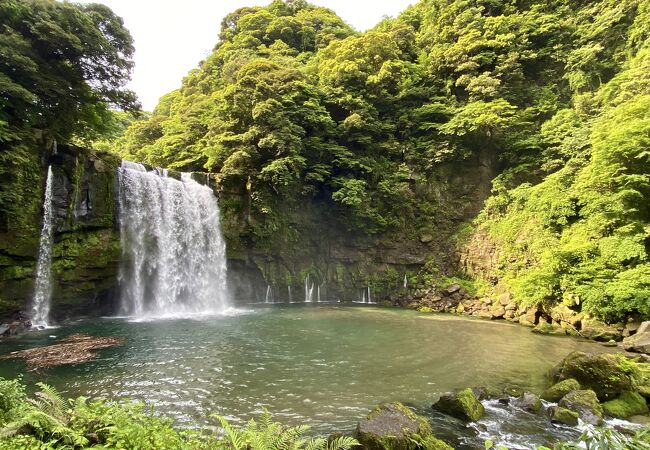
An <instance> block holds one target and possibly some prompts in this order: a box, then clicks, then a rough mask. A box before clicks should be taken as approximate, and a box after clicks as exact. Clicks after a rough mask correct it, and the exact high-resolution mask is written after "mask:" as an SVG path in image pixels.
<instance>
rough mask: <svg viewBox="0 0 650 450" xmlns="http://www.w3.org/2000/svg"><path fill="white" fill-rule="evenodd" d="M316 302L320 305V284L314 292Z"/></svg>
mask: <svg viewBox="0 0 650 450" xmlns="http://www.w3.org/2000/svg"><path fill="white" fill-rule="evenodd" d="M316 299H317V300H316V301H317V302H318V303H320V284H319V285H318V288H317V290H316Z"/></svg>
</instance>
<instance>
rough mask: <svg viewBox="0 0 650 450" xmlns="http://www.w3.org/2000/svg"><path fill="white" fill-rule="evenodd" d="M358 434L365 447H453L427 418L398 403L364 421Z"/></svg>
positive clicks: (400, 449) (432, 449)
mask: <svg viewBox="0 0 650 450" xmlns="http://www.w3.org/2000/svg"><path fill="white" fill-rule="evenodd" d="M355 437H356V438H357V440H358V441H359V443H360V444H361V445H362V446H363V448H364V449H366V450H386V449H391V450H416V449H427V450H451V449H452V447H450V446H449V445H447V444H445V443H444V442H443V441H441V440H439V439H437V438H436V437H435V436H434V435H433V433H432V432H431V426H430V425H429V422H427V420H426V419H425V418H424V417H421V416H418V415H417V414H415V413H414V412H413V411H411V410H410V409H409V408H407V407H406V406H404V405H403V404H401V403H399V402H394V403H385V404H382V405H379V406H377V407H376V408H375V409H373V410H372V411H371V412H370V414H368V415H367V416H366V418H365V419H363V420H361V421H360V422H359V423H358V425H357V429H356V431H355Z"/></svg>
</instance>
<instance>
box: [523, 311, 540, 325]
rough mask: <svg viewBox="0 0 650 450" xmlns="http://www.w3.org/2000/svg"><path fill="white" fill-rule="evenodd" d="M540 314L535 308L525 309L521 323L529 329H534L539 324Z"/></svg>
mask: <svg viewBox="0 0 650 450" xmlns="http://www.w3.org/2000/svg"><path fill="white" fill-rule="evenodd" d="M538 312H539V311H538V310H537V308H536V307H534V306H532V307H529V308H526V309H524V310H523V312H522V314H521V315H520V316H519V323H520V324H522V325H524V326H527V327H534V326H535V325H536V324H537V318H538Z"/></svg>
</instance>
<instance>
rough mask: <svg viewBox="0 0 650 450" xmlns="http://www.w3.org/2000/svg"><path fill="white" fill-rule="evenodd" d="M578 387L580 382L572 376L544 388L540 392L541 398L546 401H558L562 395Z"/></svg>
mask: <svg viewBox="0 0 650 450" xmlns="http://www.w3.org/2000/svg"><path fill="white" fill-rule="evenodd" d="M578 389H580V383H578V382H577V381H576V380H574V379H573V378H569V379H567V380H562V381H560V382H559V383H555V384H554V385H553V386H551V387H550V388H548V389H546V390H545V391H544V393H542V399H543V400H546V401H547V402H559V401H560V399H561V398H562V397H564V396H565V395H567V394H568V393H569V392H571V391H577V390H578Z"/></svg>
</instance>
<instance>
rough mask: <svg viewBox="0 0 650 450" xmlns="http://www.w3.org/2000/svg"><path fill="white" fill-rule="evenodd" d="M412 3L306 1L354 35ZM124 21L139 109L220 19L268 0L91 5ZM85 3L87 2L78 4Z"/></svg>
mask: <svg viewBox="0 0 650 450" xmlns="http://www.w3.org/2000/svg"><path fill="white" fill-rule="evenodd" d="M414 1H415V0H311V1H310V3H314V4H316V5H319V6H325V7H327V8H330V9H332V10H334V11H335V12H336V13H337V14H338V15H339V16H340V17H341V18H343V20H345V21H346V22H347V23H348V24H350V25H352V27H354V28H355V29H357V30H366V29H368V28H371V27H373V26H374V25H376V24H377V23H378V22H379V21H380V20H381V18H382V17H383V16H391V17H394V16H396V15H397V14H399V13H400V12H401V11H403V10H404V9H405V8H406V7H407V6H408V5H409V4H411V3H413V2H414ZM92 2H93V3H103V4H105V5H107V6H108V7H110V8H111V9H112V10H113V11H114V12H115V13H116V14H117V15H119V16H121V17H122V18H123V19H124V24H125V25H126V27H127V28H128V29H129V31H130V32H131V35H132V36H133V39H134V40H135V57H134V60H135V69H134V71H133V79H132V81H131V83H130V85H129V87H130V88H131V89H133V90H134V91H135V92H136V93H137V94H138V97H139V98H140V101H141V102H142V107H143V109H145V110H148V111H150V110H152V109H153V108H154V106H156V104H157V103H158V99H159V98H160V97H161V96H162V95H164V94H166V93H167V92H170V91H172V90H174V89H176V88H178V87H180V84H181V80H182V79H183V77H184V76H185V75H186V74H187V73H188V72H189V71H190V70H191V69H193V68H195V67H197V65H198V63H199V61H201V60H202V59H204V58H205V57H206V56H207V55H208V54H209V53H210V51H211V50H212V48H213V47H214V45H215V44H216V43H217V36H218V34H219V28H220V24H221V19H222V18H223V17H224V16H225V15H226V14H228V13H230V12H232V11H234V10H235V9H237V8H240V7H242V6H255V5H267V4H269V3H271V0H94V1H92ZM82 3H90V0H82Z"/></svg>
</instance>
